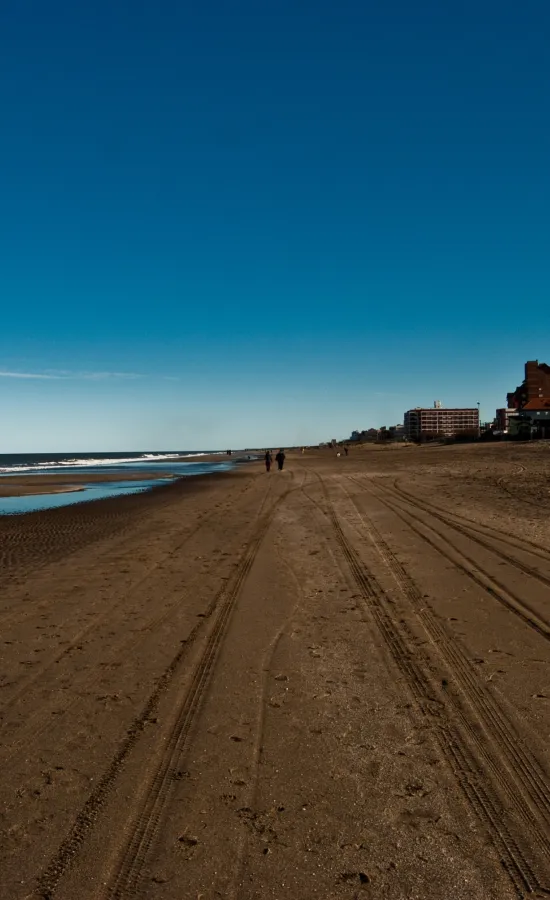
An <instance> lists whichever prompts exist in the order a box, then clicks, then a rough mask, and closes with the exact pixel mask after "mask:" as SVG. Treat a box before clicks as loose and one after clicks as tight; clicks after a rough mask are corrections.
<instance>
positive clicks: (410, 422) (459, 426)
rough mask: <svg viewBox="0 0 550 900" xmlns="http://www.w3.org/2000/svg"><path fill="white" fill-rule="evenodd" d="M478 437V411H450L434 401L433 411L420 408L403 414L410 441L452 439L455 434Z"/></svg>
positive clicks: (467, 409) (427, 408)
mask: <svg viewBox="0 0 550 900" xmlns="http://www.w3.org/2000/svg"><path fill="white" fill-rule="evenodd" d="M464 433H471V434H476V435H479V409H478V408H477V407H474V408H473V409H469V408H460V409H451V408H447V407H444V406H441V403H440V402H439V401H438V400H436V402H435V403H434V405H433V409H432V408H429V407H420V406H418V407H417V408H416V409H409V411H408V412H406V413H405V434H406V436H407V437H408V438H409V440H411V441H420V440H422V438H426V437H428V436H435V435H440V436H441V437H452V436H453V435H455V434H464Z"/></svg>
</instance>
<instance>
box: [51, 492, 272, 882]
mask: <svg viewBox="0 0 550 900" xmlns="http://www.w3.org/2000/svg"><path fill="white" fill-rule="evenodd" d="M268 493H269V492H268ZM268 493H266V495H265V496H264V499H263V501H262V504H261V507H260V510H259V512H258V517H260V516H262V513H263V508H264V506H265V503H266V500H267V497H268ZM285 496H286V493H285V494H282V495H280V496H279V497H278V498H277V499H276V500H275V502H274V503H273V505H272V506H271V509H270V510H269V512H268V513H267V514H266V515H265V516H264V517H263V519H262V520H261V525H260V528H259V532H258V534H257V535H256V537H255V538H254V540H253V542H252V543H251V544H249V546H248V547H247V548H246V549H245V551H244V553H243V554H242V556H241V560H240V562H239V567H238V569H237V571H236V573H235V574H234V576H233V578H232V581H231V584H230V585H224V587H222V588H221V589H220V590H219V591H218V592H217V594H216V595H215V597H214V598H213V600H212V602H211V604H210V606H209V608H208V610H207V611H206V613H205V616H206V617H207V618H211V617H212V616H213V615H214V613H216V611H217V617H216V619H215V623H214V626H213V629H212V631H213V633H214V632H216V634H218V633H220V628H223V627H224V626H225V624H226V622H227V620H228V618H229V612H230V611H231V606H232V602H234V599H235V598H236V594H237V592H238V590H239V588H240V586H241V584H242V581H243V580H244V577H245V576H244V575H243V570H244V571H245V573H248V570H249V569H250V566H251V565H252V562H253V557H254V556H255V554H256V552H257V550H258V549H259V544H260V543H261V540H262V539H263V537H264V536H265V532H266V531H267V529H268V527H269V524H270V522H271V517H272V515H273V513H274V511H275V509H276V507H277V506H278V505H279V504H280V503H281V502H282V500H283V499H284V497H285ZM251 554H252V559H251ZM202 627H203V620H202V619H201V621H200V622H198V623H197V624H196V625H195V627H194V628H193V630H192V631H191V632H190V634H189V635H188V637H187V638H186V640H185V642H184V643H182V646H181V648H180V649H179V650H178V652H177V654H176V655H175V656H174V658H173V659H172V661H171V662H170V664H169V665H168V666H167V668H166V669H165V670H164V672H163V674H162V675H161V677H160V678H159V679H158V681H157V683H156V686H155V688H154V690H153V691H152V693H151V694H150V696H149V698H148V699H147V701H146V703H145V706H144V707H143V709H142V711H141V713H140V714H139V716H137V717H136V719H135V720H134V722H133V723H132V725H131V726H130V728H129V730H128V732H127V735H126V737H125V739H124V740H123V742H122V744H121V746H120V747H119V749H118V751H117V753H116V754H115V756H114V757H113V759H112V760H111V763H110V765H109V767H108V768H107V770H106V771H105V772H104V774H103V776H102V777H101V779H100V780H99V782H98V784H97V786H96V787H95V789H94V791H93V792H92V793H91V794H90V796H89V797H88V799H87V800H86V802H85V803H84V806H83V807H82V809H81V810H80V812H79V813H78V814H77V816H76V819H75V821H74V823H73V825H72V827H71V830H70V832H69V834H68V835H67V837H66V838H65V839H64V840H63V841H62V843H61V845H60V846H59V848H58V850H57V852H56V854H55V856H54V857H53V859H52V860H51V861H50V863H49V865H48V866H47V868H46V869H45V870H44V872H43V873H42V875H41V876H40V877H39V879H38V884H37V896H39V897H41V898H43V900H52V898H53V897H54V896H55V893H56V890H57V887H58V884H59V882H60V881H61V878H62V877H63V875H64V874H65V872H66V871H67V869H68V868H69V867H71V866H72V865H73V864H74V860H75V856H76V853H77V852H78V850H79V848H80V847H81V845H82V844H83V843H84V841H85V840H86V838H87V836H88V834H89V832H90V831H91V830H92V828H93V827H94V825H95V822H96V820H97V818H98V816H99V813H100V811H101V810H102V808H103V807H104V806H105V803H106V802H107V799H108V797H109V795H110V793H111V791H112V789H113V787H114V785H115V783H116V780H117V778H118V776H119V773H120V771H121V770H122V768H123V766H124V764H125V762H126V760H127V759H128V757H129V755H130V753H131V752H132V750H133V749H134V747H135V745H136V744H137V743H138V741H139V738H140V736H141V734H142V732H143V731H144V729H145V728H146V726H147V723H148V722H149V721H150V720H151V719H152V718H153V717H154V714H155V712H156V710H157V708H158V705H159V703H160V700H161V697H162V695H163V694H164V693H165V692H166V690H167V689H168V688H169V686H170V684H171V682H172V681H173V679H174V676H175V675H176V673H177V672H178V670H179V668H180V666H181V664H182V663H183V661H184V660H185V658H186V657H187V655H188V653H189V650H190V649H191V647H192V645H193V644H194V643H195V642H196V640H197V637H198V636H199V634H200V631H201V630H202ZM220 640H221V638H220ZM211 643H212V640H211V638H210V639H209V641H208V644H207V647H206V650H205V653H203V655H202V657H201V660H200V661H199V664H198V666H197V669H196V670H195V673H194V676H193V679H192V683H191V688H190V692H193V687H194V685H195V682H196V676H197V674H198V669H199V668H200V667H201V663H202V662H203V660H204V658H205V656H207V655H208V651H209V650H210V649H211ZM211 668H212V665H210V668H209V671H210V670H211ZM193 696H195V694H193ZM187 705H188V704H187V701H186V699H184V701H183V705H182V712H181V714H180V716H179V717H178V722H177V724H176V729H177V727H178V725H180V724H182V725H183V724H184V723H183V722H182V719H184V715H183V714H184V711H185V708H186V707H187ZM194 708H195V711H196V710H197V708H198V706H197V702H196V701H195V705H194ZM171 743H172V741H171ZM165 757H166V753H165V754H163V759H162V760H161V766H163V762H164V760H165ZM163 780H164V781H165V780H166V777H165V778H164V779H163ZM156 781H157V778H156V777H155V778H154V783H153V790H154V789H155V782H156ZM144 821H145V820H144V817H143V814H142V815H141V816H140V822H141V829H140V824H139V822H138V824H137V826H136V829H134V836H135V831H136V830H137V829H140V830H141V831H143V824H144ZM134 836H132V838H131V841H130V843H131V846H132V848H133V847H134V846H135V841H134ZM150 843H151V842H150V841H149V844H150ZM143 862H144V859H143V855H141V857H140V863H141V865H142V864H143ZM122 865H123V867H124V866H125V867H126V869H127V870H128V873H129V874H130V870H132V875H133V878H134V880H135V875H136V874H138V875H139V872H137V867H136V866H135V865H134V866H132V860H131V857H130V856H129V855H128V853H127V854H126V856H125V859H124V861H123V864H122ZM128 866H130V868H128ZM111 896H116V894H114V895H113V894H111Z"/></svg>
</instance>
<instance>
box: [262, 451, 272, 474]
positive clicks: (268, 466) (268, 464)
mask: <svg viewBox="0 0 550 900" xmlns="http://www.w3.org/2000/svg"><path fill="white" fill-rule="evenodd" d="M264 458H265V470H266V472H269V470H270V469H271V450H266V451H265V457H264Z"/></svg>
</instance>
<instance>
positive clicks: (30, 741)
mask: <svg viewBox="0 0 550 900" xmlns="http://www.w3.org/2000/svg"><path fill="white" fill-rule="evenodd" d="M218 514H219V510H217V509H215V510H213V511H212V513H210V514H209V515H208V517H207V518H205V519H204V520H202V521H201V522H200V524H199V525H198V526H197V527H196V528H194V529H193V530H192V531H191V532H189V533H188V534H187V535H186V536H185V537H184V539H183V540H182V541H180V543H179V544H178V545H177V546H176V547H175V548H174V549H173V550H171V551H170V552H169V553H166V554H165V555H164V556H163V557H162V559H160V560H159V561H158V562H157V563H155V565H154V567H153V568H152V569H150V570H149V571H148V572H147V573H146V574H145V575H144V576H143V577H142V578H140V579H139V580H138V581H136V582H135V583H134V584H133V585H131V586H130V588H129V589H128V590H127V591H126V592H125V593H124V594H123V596H122V597H121V599H120V600H119V601H118V602H117V603H116V604H114V605H113V606H111V607H109V608H108V609H106V610H105V611H104V612H103V613H101V614H100V615H98V616H97V617H96V618H95V619H94V620H93V621H92V622H90V623H88V625H86V626H85V627H84V628H83V629H82V630H81V631H80V632H79V633H78V634H77V635H76V636H75V637H74V638H73V639H72V640H71V642H70V644H69V645H68V646H66V647H64V649H63V651H62V652H61V653H59V654H58V655H57V656H56V657H54V658H53V659H52V660H50V662H49V663H47V664H46V665H45V666H43V667H42V668H41V669H39V670H38V671H37V672H36V673H35V674H34V675H33V677H32V678H29V679H27V680H26V681H24V683H23V684H22V686H21V687H20V688H19V690H18V691H17V692H16V693H15V694H14V695H13V696H12V697H10V698H9V700H7V701H6V702H5V703H4V704H2V706H1V707H0V713H1V714H3V715H4V714H5V713H7V712H9V710H10V709H11V708H13V707H14V706H15V705H16V704H17V703H18V702H19V701H20V699H21V697H23V696H26V695H28V692H29V690H30V689H31V688H32V686H33V685H34V684H36V683H38V684H40V682H41V681H42V679H43V678H44V676H45V675H46V674H47V673H48V672H50V671H51V670H53V669H55V668H56V667H57V666H58V665H59V663H60V662H61V661H62V660H63V659H65V658H66V657H67V656H68V655H69V654H70V653H71V652H72V651H73V650H74V648H75V647H76V646H77V645H78V644H80V643H81V642H82V640H83V639H84V638H85V637H86V636H87V635H88V634H90V633H91V632H93V630H94V629H96V628H97V627H98V626H100V625H101V624H102V623H103V622H104V621H106V620H108V619H110V618H111V617H112V615H113V613H114V612H115V611H116V610H117V609H120V608H121V607H122V606H123V605H124V604H125V603H126V601H127V599H128V597H129V596H130V595H131V594H132V593H133V592H135V591H136V590H138V589H141V588H143V586H144V585H145V584H146V583H147V581H148V580H149V579H150V578H151V577H152V576H153V575H155V574H156V572H157V570H158V569H160V568H162V567H163V566H164V564H165V563H166V562H167V561H169V560H170V559H173V558H174V557H175V556H176V555H177V553H179V552H180V551H181V549H182V547H184V546H185V545H186V544H187V543H188V541H190V540H191V539H192V538H193V537H195V535H196V534H197V533H198V532H199V531H200V530H201V528H202V527H203V526H204V525H207V524H208V523H209V522H210V521H211V519H212V518H213V517H214V515H218ZM157 604H158V600H157ZM179 606H180V601H179V599H178V600H176V601H175V602H174V603H171V604H170V605H169V606H168V608H167V609H165V610H164V611H163V612H162V613H160V614H157V615H156V616H152V617H151V618H150V619H149V620H147V621H146V622H144V623H143V624H142V625H141V626H140V629H139V632H138V634H135V635H133V636H131V637H130V638H126V639H124V640H123V641H122V642H119V643H118V644H117V645H112V646H111V648H110V649H111V653H110V654H109V657H108V658H107V659H106V660H102V661H101V662H100V663H99V665H100V669H99V671H97V674H96V675H95V676H93V677H92V678H90V679H88V680H85V681H83V682H82V684H79V685H78V690H79V692H80V695H77V696H74V697H73V698H72V699H70V700H69V701H68V702H67V703H66V704H65V705H64V706H60V705H59V703H58V702H57V701H56V703H55V709H56V711H58V712H57V715H62V714H63V715H64V714H66V713H67V712H69V711H74V709H75V708H77V707H78V705H79V704H80V703H81V702H82V701H83V699H84V698H83V696H81V694H83V693H84V692H87V691H90V690H91V689H92V688H94V687H95V685H97V683H98V682H99V681H101V679H102V678H103V676H104V670H105V669H107V668H109V667H110V666H112V665H113V664H115V663H116V662H118V661H119V660H120V658H121V657H123V656H127V655H128V654H129V653H130V652H131V651H133V650H134V649H135V648H136V647H138V646H139V644H140V643H142V641H144V640H145V639H148V638H150V637H151V634H152V633H153V632H154V631H155V630H156V629H158V628H159V627H160V626H161V625H163V624H164V623H165V622H166V621H168V620H169V619H170V618H171V616H172V615H173V614H174V613H175V612H177V610H178V608H179ZM211 612H212V611H211V606H209V607H208V608H207V610H206V612H205V613H204V618H203V619H202V620H201V622H200V623H199V626H202V625H204V624H205V623H206V621H207V620H208V619H209V617H210V616H211ZM199 630H201V629H200V628H199ZM56 725H57V723H56V722H52V718H51V710H49V709H47V710H45V709H44V706H43V705H41V706H40V708H39V709H38V710H37V711H36V712H35V713H34V714H31V716H29V717H27V718H26V720H25V726H24V729H22V731H20V733H19V736H18V738H17V740H16V742H15V743H12V744H10V748H9V750H7V748H4V747H2V748H0V761H1V762H2V764H3V765H6V764H7V763H8V762H9V761H10V760H11V759H13V757H14V756H15V755H16V754H17V753H18V752H19V751H20V750H21V748H22V747H23V746H24V747H25V750H26V751H27V752H28V751H29V750H30V749H31V748H32V747H33V746H34V745H35V744H36V742H37V740H38V738H39V737H41V736H42V735H43V734H44V733H45V732H47V731H48V730H50V729H51V728H55V727H56Z"/></svg>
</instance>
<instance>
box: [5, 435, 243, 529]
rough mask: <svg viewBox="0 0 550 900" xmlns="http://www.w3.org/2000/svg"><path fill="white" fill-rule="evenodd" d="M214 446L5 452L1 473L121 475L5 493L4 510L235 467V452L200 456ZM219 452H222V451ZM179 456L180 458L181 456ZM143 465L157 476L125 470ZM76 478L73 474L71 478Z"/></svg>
mask: <svg viewBox="0 0 550 900" xmlns="http://www.w3.org/2000/svg"><path fill="white" fill-rule="evenodd" d="M214 452H215V451H214ZM210 455H211V453H210V452H209V451H206V450H203V451H199V452H196V451H191V450H183V451H175V450H174V451H165V452H158V451H155V452H142V451H127V452H120V453H112V452H111V453H99V452H91V453H1V454H0V479H2V478H10V477H14V476H16V475H55V474H59V473H60V472H63V474H67V475H68V476H70V474H71V473H76V472H78V473H84V474H85V473H89V474H90V475H92V474H93V475H98V474H103V473H105V474H109V475H110V476H112V475H113V474H115V475H116V474H117V475H119V476H120V478H118V479H117V480H116V481H112V480H110V481H105V482H101V481H97V480H94V481H93V482H90V483H88V484H87V483H86V482H84V483H82V484H79V488H81V489H80V490H78V491H74V492H69V493H52V494H34V495H26V496H24V497H1V496H0V515H20V514H22V513H28V512H36V511H37V510H42V509H53V508H56V507H60V506H72V505H73V504H75V503H84V502H88V501H90V500H101V499H104V498H107V497H116V496H118V495H120V494H136V493H140V492H141V491H147V490H152V489H153V488H154V487H158V486H159V485H161V484H165V483H166V481H167V480H169V479H170V480H171V478H172V476H173V475H176V476H179V477H183V476H185V477H189V476H193V475H204V474H207V473H209V472H214V471H216V472H220V471H227V470H229V469H231V468H232V467H233V465H234V464H235V462H236V459H235V458H231V457H228V456H226V454H225V453H223V452H221V453H219V457H220V462H212V461H211V460H209V461H208V462H207V461H206V460H205V461H204V462H201V461H200V460H197V459H196V457H200V456H210ZM217 455H218V454H217ZM185 456H193V457H195V459H193V461H192V462H191V461H189V462H186V461H185V460H184V459H183V460H182V459H181V457H185ZM176 460H177V461H176ZM136 469H138V470H139V471H140V472H143V473H146V472H147V470H150V471H151V473H152V472H155V474H156V475H157V477H156V478H150V479H148V478H144V479H140V480H138V481H136V480H132V481H130V480H127V479H125V477H124V475H125V473H130V472H131V471H132V470H136ZM159 472H166V478H162V477H161V478H158V473H159ZM67 481H70V478H68V479H67Z"/></svg>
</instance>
